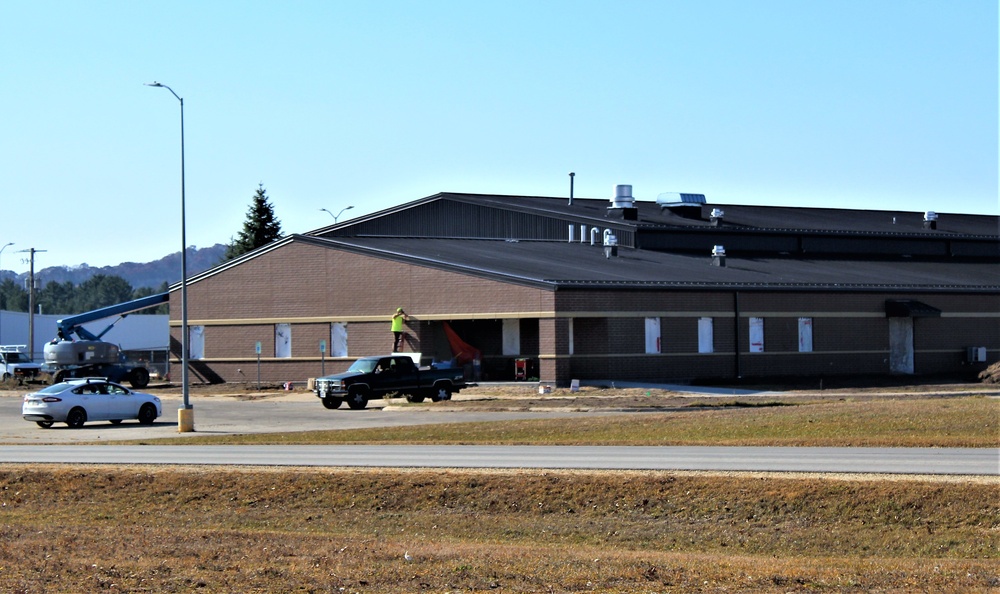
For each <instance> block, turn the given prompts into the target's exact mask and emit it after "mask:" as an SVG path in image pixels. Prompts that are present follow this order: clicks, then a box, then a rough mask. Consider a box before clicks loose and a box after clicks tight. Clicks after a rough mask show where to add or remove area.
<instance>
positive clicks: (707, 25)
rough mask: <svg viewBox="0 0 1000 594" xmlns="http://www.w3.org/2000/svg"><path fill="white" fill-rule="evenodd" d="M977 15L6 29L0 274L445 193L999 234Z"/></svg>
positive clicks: (590, 6)
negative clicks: (950, 220)
mask: <svg viewBox="0 0 1000 594" xmlns="http://www.w3.org/2000/svg"><path fill="white" fill-rule="evenodd" d="M997 31H998V14H997V2H996V1H995V0H956V1H952V2H946V1H943V0H940V1H922V0H864V1H855V0H795V1H786V0H754V1H752V2H750V1H743V0H740V1H737V0H699V1H696V0H683V1H682V0H660V1H627V0H626V1H622V0H615V1H614V2H611V1H606V2H588V1H585V0H579V1H575V2H561V1H548V2H538V1H537V0H536V1H520V0H504V1H498V2H494V1H491V0H479V1H472V0H469V1H464V2H443V1H434V0H425V1H423V2H403V1H393V0H387V1H382V2H339V1H332V0H330V1H306V0H300V1H289V2H273V1H268V2H254V1H242V2H223V1H210V0H203V1H199V2H194V1H186V0H174V1H172V2H134V1H129V2H115V1H99V0H94V1H90V2H76V1H73V2H53V1H48V0H38V1H35V2H8V3H5V4H4V6H3V8H0V51H2V56H3V60H2V65H0V91H2V92H0V112H2V113H3V118H2V123H0V138H2V140H0V173H2V177H3V187H4V196H3V198H2V207H0V213H2V219H3V221H4V223H5V224H3V225H0V245H3V244H6V243H8V242H14V243H15V245H13V246H10V247H8V248H7V250H6V251H5V252H4V253H3V256H2V259H0V266H2V267H3V268H4V269H8V270H14V271H16V272H23V271H25V270H27V264H25V263H23V262H22V257H23V256H25V254H16V255H15V252H16V251H17V250H21V249H27V248H36V249H39V250H46V252H44V253H41V254H38V255H37V256H36V269H41V268H44V267H46V266H54V265H69V266H73V265H79V264H82V263H87V264H89V265H91V266H105V265H113V264H118V263H120V262H124V261H134V262H146V261H150V260H154V259H157V258H160V257H162V256H165V255H167V254H169V253H172V252H177V251H179V250H180V247H181V240H180V133H179V129H180V115H179V114H180V109H179V102H178V101H177V100H176V99H175V98H174V97H173V96H172V95H171V94H170V93H169V92H168V91H167V90H166V89H156V88H151V87H147V86H144V85H143V83H146V82H152V81H154V80H156V81H159V82H161V83H164V84H166V85H169V86H170V87H172V88H173V90H174V91H176V92H177V93H178V94H179V95H180V96H181V97H183V98H184V118H185V152H186V155H185V156H186V178H187V180H186V196H187V199H186V204H187V243H188V245H195V246H199V247H205V246H209V245H213V244H215V243H225V242H228V241H229V240H230V239H231V238H232V237H233V236H235V235H236V234H237V233H238V232H239V230H240V229H241V227H242V224H243V221H244V220H245V218H246V213H247V209H248V207H249V205H250V201H251V198H252V196H253V194H254V192H255V190H256V188H257V185H258V183H263V185H264V187H265V188H266V189H267V193H268V196H269V197H270V198H271V201H272V203H273V205H274V208H275V213H276V215H277V217H278V218H279V220H280V221H281V223H282V229H283V230H284V232H286V233H296V232H305V231H309V230H311V229H315V228H318V227H320V226H323V225H326V224H328V223H330V222H331V221H332V218H331V217H330V215H328V214H327V213H324V212H321V211H320V210H319V209H320V208H327V209H329V210H331V211H333V212H334V213H337V212H339V211H340V210H341V209H342V208H344V207H346V206H354V208H353V209H352V210H349V211H347V212H345V213H344V214H343V215H342V216H341V220H346V219H348V218H349V217H350V216H352V215H360V214H365V213H370V212H376V211H378V210H381V209H384V208H388V207H391V206H394V205H398V204H402V203H405V202H408V201H411V200H416V199H419V198H423V197H425V196H429V195H432V194H435V193H437V192H442V191H449V192H482V193H497V194H518V195H537V196H565V195H567V194H568V189H569V178H568V176H567V174H568V173H569V172H570V171H574V172H575V173H576V178H575V188H576V190H575V194H576V196H578V197H587V198H608V199H610V198H611V196H612V195H613V190H614V185H615V184H632V186H633V194H634V196H635V197H636V198H637V199H639V200H655V198H656V196H657V194H659V193H661V192H671V191H680V192H696V193H703V194H705V195H706V196H707V198H708V201H709V202H712V203H719V204H761V205H793V206H808V207H832V208H864V209H898V210H908V211H924V210H936V211H939V212H971V213H979V214H998V213H1000V206H998V188H997V165H998V151H997V143H998V140H997V139H998V117H997V112H998V82H997V78H998V43H997V37H998V34H997Z"/></svg>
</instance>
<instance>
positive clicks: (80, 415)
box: [66, 407, 87, 429]
mask: <svg viewBox="0 0 1000 594" xmlns="http://www.w3.org/2000/svg"><path fill="white" fill-rule="evenodd" d="M86 422H87V411H85V410H83V409H82V408H80V407H76V408H74V409H73V410H71V411H69V414H68V415H66V424H67V425H69V426H70V427H72V428H74V429H79V428H80V427H83V424H84V423H86Z"/></svg>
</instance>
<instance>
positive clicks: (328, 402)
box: [323, 396, 344, 410]
mask: <svg viewBox="0 0 1000 594" xmlns="http://www.w3.org/2000/svg"><path fill="white" fill-rule="evenodd" d="M343 403H344V399H343V398H333V397H330V396H327V397H326V398H324V399H323V406H325V407H327V408H328V409H330V410H333V409H335V408H340V405H341V404H343Z"/></svg>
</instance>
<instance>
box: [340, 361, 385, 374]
mask: <svg viewBox="0 0 1000 594" xmlns="http://www.w3.org/2000/svg"><path fill="white" fill-rule="evenodd" d="M376 363H378V359H358V360H357V361H355V362H354V363H352V364H351V366H350V367H348V368H347V371H356V372H358V373H371V372H372V370H373V369H375V364H376Z"/></svg>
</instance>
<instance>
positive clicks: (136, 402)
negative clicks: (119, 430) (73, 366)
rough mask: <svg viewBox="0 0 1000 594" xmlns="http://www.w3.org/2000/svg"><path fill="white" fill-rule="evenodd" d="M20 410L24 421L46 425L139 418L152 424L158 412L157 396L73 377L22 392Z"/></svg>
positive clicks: (98, 381) (74, 425)
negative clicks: (28, 392)
mask: <svg viewBox="0 0 1000 594" xmlns="http://www.w3.org/2000/svg"><path fill="white" fill-rule="evenodd" d="M21 414H22V415H23V416H24V420H25V421H34V422H36V423H38V426H39V427H45V428H49V427H51V426H52V424H53V423H66V424H67V425H69V426H70V427H74V428H76V427H82V426H83V424H84V423H86V422H87V421H111V424H113V425H117V424H118V423H121V422H122V420H124V419H138V421H139V422H140V423H142V424H143V425H152V424H153V421H155V420H156V418H157V417H159V416H160V415H161V414H163V407H162V406H161V404H160V399H159V398H158V397H156V396H153V395H152V394H146V393H143V392H135V391H132V390H129V389H128V388H126V387H124V386H120V385H118V384H115V383H112V382H109V381H107V380H106V379H104V378H83V379H72V380H68V381H65V382H61V383H58V384H52V385H51V386H47V387H45V388H43V389H41V390H39V391H38V392H35V393H33V394H26V395H25V396H24V403H23V404H22V405H21Z"/></svg>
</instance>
